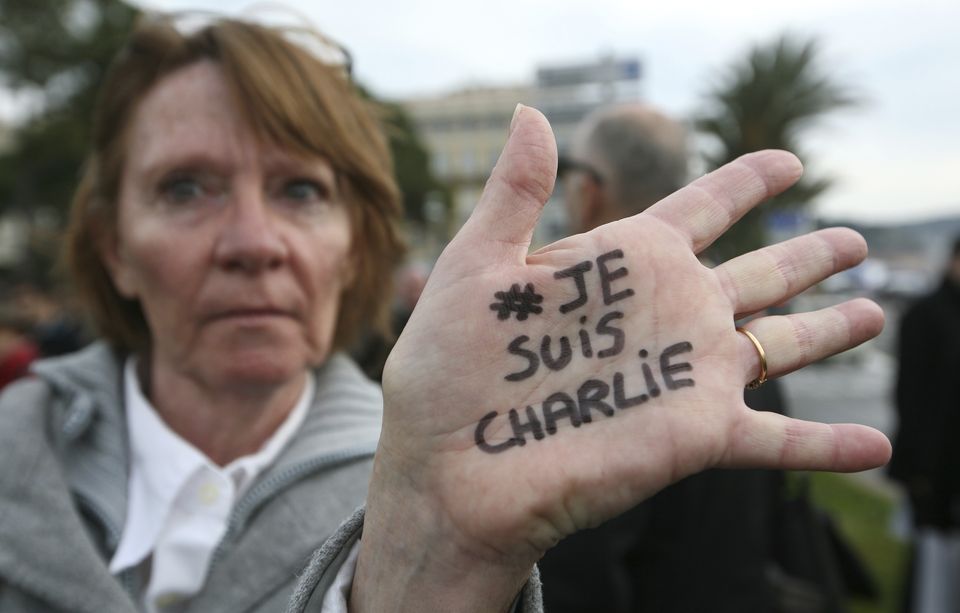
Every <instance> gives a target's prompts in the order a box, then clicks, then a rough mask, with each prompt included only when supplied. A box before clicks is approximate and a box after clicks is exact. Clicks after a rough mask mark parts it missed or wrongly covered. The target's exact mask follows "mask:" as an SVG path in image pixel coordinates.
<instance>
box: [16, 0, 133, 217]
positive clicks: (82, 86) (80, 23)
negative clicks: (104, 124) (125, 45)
mask: <svg viewBox="0 0 960 613" xmlns="http://www.w3.org/2000/svg"><path fill="white" fill-rule="evenodd" d="M0 14H2V15H3V16H4V18H3V21H2V22H0V49H2V53H0V84H2V85H3V86H4V87H5V88H6V89H8V90H13V91H32V92H34V93H36V94H39V96H37V97H38V99H39V100H41V102H40V103H39V104H38V106H37V108H34V109H31V113H30V116H29V117H28V119H27V121H26V122H25V123H24V124H23V125H21V126H18V127H17V129H16V131H15V135H14V146H13V148H12V149H11V150H10V151H8V152H6V153H4V154H3V155H2V157H0V169H2V171H0V211H2V210H4V209H6V210H11V209H12V210H16V211H19V212H21V213H24V214H27V215H28V216H29V217H31V218H32V217H34V216H35V215H36V214H37V213H52V214H53V215H54V216H55V217H56V216H58V215H59V214H61V213H62V211H63V210H65V208H66V206H67V204H68V203H69V200H70V195H71V193H72V191H73V188H74V186H75V185H76V182H77V178H78V176H79V169H80V164H81V163H82V160H83V154H84V151H85V149H86V146H87V142H88V138H89V134H90V127H91V126H90V119H91V116H92V113H93V105H94V102H95V99H96V92H97V90H98V88H99V85H100V82H101V80H102V78H103V75H104V72H105V71H106V67H107V65H108V63H109V61H110V58H111V57H113V55H114V53H115V52H116V50H117V49H118V48H119V47H120V45H121V44H122V42H123V39H124V37H125V36H126V34H127V33H128V32H129V29H130V26H131V24H132V23H133V20H134V18H135V16H136V14H137V10H136V9H135V8H133V7H132V6H130V5H129V4H127V3H126V2H124V1H123V0H41V1H37V0H0ZM51 209H52V210H51Z"/></svg>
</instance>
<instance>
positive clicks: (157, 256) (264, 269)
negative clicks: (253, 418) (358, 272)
mask: <svg viewBox="0 0 960 613" xmlns="http://www.w3.org/2000/svg"><path fill="white" fill-rule="evenodd" d="M231 100H232V99H231V95H230V93H229V91H228V86H227V83H226V81H225V80H224V77H223V75H222V74H221V71H220V69H219V68H218V67H217V65H216V64H215V63H214V62H211V61H204V62H199V63H195V64H191V65H189V66H187V67H185V68H182V69H180V70H178V71H176V72H174V73H171V74H170V75H168V76H166V77H165V78H163V79H162V80H161V81H159V82H158V83H157V84H156V85H155V86H154V87H153V89H152V90H151V91H150V92H149V93H148V94H147V96H146V97H145V98H144V100H143V101H142V102H141V103H140V105H139V107H138V108H137V110H136V113H135V114H134V117H133V120H132V125H131V129H130V133H129V134H128V148H129V150H128V152H127V157H126V159H125V168H124V173H123V178H122V183H121V189H120V202H119V207H118V208H119V213H118V215H119V219H118V232H117V240H116V243H115V244H112V245H108V246H105V247H104V257H105V260H106V262H107V266H108V268H109V269H110V272H111V276H112V277H113V280H114V283H115V285H116V286H117V288H118V290H119V291H120V292H121V293H122V294H123V295H124V296H126V297H128V298H135V299H137V300H139V301H140V303H141V305H142V308H143V311H144V313H145V315H146V318H147V322H148V325H149V327H150V334H151V337H152V354H151V358H152V364H153V365H152V368H153V369H154V370H156V369H157V368H165V369H172V371H173V372H176V373H180V374H184V375H186V376H189V377H191V378H193V379H195V380H197V381H199V382H200V383H202V384H204V385H210V386H214V387H215V386H225V385H238V384H241V383H242V384H254V385H261V384H262V385H275V384H282V383H284V382H288V381H291V380H293V378H295V377H299V376H300V375H301V374H302V373H303V371H304V368H305V367H307V366H309V365H313V364H319V363H321V362H323V361H324V360H325V359H326V358H327V356H328V354H329V352H330V348H331V344H332V342H333V338H334V332H335V325H336V321H337V312H338V309H339V307H340V304H339V301H340V296H341V293H342V291H343V289H344V288H345V286H347V285H348V284H349V283H350V282H351V275H352V265H351V256H350V253H351V245H350V242H351V238H350V237H351V232H350V223H349V218H348V214H347V211H346V209H345V206H346V205H345V204H344V203H343V202H342V201H341V198H340V195H339V193H338V191H337V180H336V176H335V174H334V171H333V169H332V168H331V167H330V165H329V164H328V163H327V162H325V161H324V160H323V159H320V158H312V159H303V158H298V157H295V156H293V155H290V154H289V153H287V152H285V151H283V150H280V149H277V148H275V147H272V146H268V145H264V144H261V143H259V142H257V140H256V139H255V137H254V135H253V134H252V133H251V131H250V129H249V128H248V127H247V126H246V125H245V123H244V121H243V119H242V116H241V114H240V112H239V110H238V109H237V108H235V107H234V105H233V103H232V101H231Z"/></svg>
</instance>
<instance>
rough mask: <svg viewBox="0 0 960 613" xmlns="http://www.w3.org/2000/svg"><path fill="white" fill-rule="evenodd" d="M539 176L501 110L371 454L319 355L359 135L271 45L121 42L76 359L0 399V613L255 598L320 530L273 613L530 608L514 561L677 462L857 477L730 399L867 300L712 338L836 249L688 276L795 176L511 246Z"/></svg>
mask: <svg viewBox="0 0 960 613" xmlns="http://www.w3.org/2000/svg"><path fill="white" fill-rule="evenodd" d="M555 171H556V147H555V143H554V141H553V136H552V133H551V132H550V129H549V126H548V125H547V123H546V121H545V119H544V118H543V116H542V115H540V114H539V113H537V112H536V111H534V110H533V109H529V108H526V107H518V109H517V112H516V114H515V116H514V119H513V122H512V125H511V133H510V137H509V140H508V142H507V145H506V147H505V149H504V153H503V155H502V156H501V159H500V161H499V163H498V165H497V168H496V169H495V170H494V173H493V175H492V176H491V179H490V181H489V183H488V186H487V189H486V190H485V193H484V195H483V197H482V198H481V201H480V202H479V203H478V205H477V207H476V209H475V211H474V214H473V216H472V217H471V218H470V220H469V221H468V222H467V224H466V225H465V226H464V228H463V229H462V230H461V231H460V233H459V234H458V235H457V236H456V238H455V239H454V240H453V241H452V242H451V244H450V245H449V247H448V248H447V249H446V250H445V252H444V254H443V255H442V257H441V258H440V260H439V261H438V263H437V266H436V268H435V269H434V273H433V275H432V276H431V278H430V280H429V282H428V285H427V287H426V288H425V290H424V293H423V296H422V298H421V301H420V303H419V305H418V307H417V309H416V310H415V312H414V314H413V316H412V317H411V319H410V322H409V324H408V326H407V328H406V330H405V331H404V334H403V335H402V337H401V338H400V339H399V341H398V344H397V346H396V348H395V349H394V351H393V352H392V353H391V356H390V358H389V360H388V363H387V366H386V368H385V371H384V388H383V389H384V397H383V408H384V413H383V415H384V421H383V429H382V432H381V433H380V436H379V439H378V438H377V435H378V429H379V409H380V398H379V397H378V395H377V392H376V388H374V387H372V386H371V385H370V384H368V383H367V382H366V381H365V380H363V379H362V377H360V376H358V374H357V372H356V369H355V368H354V367H353V366H352V365H351V364H349V363H348V362H347V361H346V360H345V359H344V358H342V357H339V356H338V355H337V354H336V353H335V351H336V350H337V349H339V348H341V347H343V346H344V344H345V343H346V342H347V341H348V339H349V338H350V337H351V335H352V333H353V332H355V330H356V328H357V327H358V325H359V324H361V323H363V322H364V321H367V320H372V319H374V318H375V316H376V315H378V314H382V307H387V306H388V301H387V300H384V299H383V298H382V295H380V294H379V293H378V292H379V291H381V290H383V288H385V286H386V279H387V276H388V275H389V272H390V271H389V265H390V264H391V263H392V262H393V261H394V260H395V259H396V258H397V256H398V253H399V244H398V240H397V238H396V231H395V226H396V220H397V215H398V210H397V206H396V190H395V188H394V187H393V185H392V183H391V182H390V180H389V178H388V177H389V161H388V156H387V155H386V153H385V148H384V145H383V139H382V136H381V135H380V133H379V131H378V130H377V129H376V122H375V121H374V119H373V116H372V115H371V114H370V111H369V109H368V108H367V107H366V105H365V104H364V103H362V102H360V101H359V99H358V98H357V97H356V96H355V95H354V94H353V93H352V90H351V88H350V86H349V83H348V81H347V79H346V77H345V76H344V74H343V73H342V72H341V71H339V69H338V68H336V67H332V66H328V65H326V64H324V63H323V62H322V61H319V60H317V59H316V58H315V57H313V56H312V55H310V54H309V53H307V52H306V51H304V50H303V49H302V48H300V47H297V46H296V45H293V44H291V43H289V42H288V41H287V40H286V39H285V37H284V36H283V35H282V34H281V33H278V32H276V31H273V30H270V29H267V28H262V27H258V26H253V25H250V24H244V23H239V22H235V21H230V20H222V21H218V22H215V23H214V24H212V25H211V26H209V27H207V28H205V29H203V30H200V31H199V32H197V33H195V34H192V35H187V36H184V35H181V34H180V33H178V32H177V31H176V29H175V28H173V27H171V25H170V23H169V21H168V20H165V19H163V18H159V19H152V20H148V21H146V22H144V23H142V24H141V25H140V26H139V28H138V30H137V32H135V33H134V35H133V37H132V39H131V42H130V44H129V45H128V46H127V48H126V49H125V50H124V51H123V52H122V53H121V55H120V58H119V59H118V63H117V64H116V65H115V66H114V68H113V69H112V71H111V75H110V76H109V77H108V79H107V83H106V85H105V87H104V97H103V99H102V101H101V103H100V105H99V111H98V117H97V129H96V138H95V142H94V149H93V153H92V154H91V157H90V159H89V161H88V165H87V168H86V172H85V174H84V177H83V181H82V183H81V186H80V189H79V192H78V196H77V199H76V202H75V203H74V213H75V215H74V218H73V221H72V232H71V236H70V241H69V245H70V254H71V258H72V262H73V267H74V274H75V275H77V276H78V279H79V284H80V287H81V288H83V289H85V290H86V296H87V302H88V304H89V306H90V307H91V309H92V311H93V313H94V315H95V319H96V321H97V323H98V325H99V327H100V330H101V333H102V335H103V336H104V338H105V340H106V341H107V343H104V344H99V345H95V346H94V347H92V348H91V349H88V350H87V351H85V352H84V353H82V354H80V355H78V356H75V357H71V358H65V359H64V360H63V361H60V362H48V363H46V364H44V365H41V366H40V367H38V375H39V377H40V381H38V382H34V383H31V384H27V385H19V386H14V388H13V389H12V390H11V391H10V392H9V393H8V394H7V395H5V396H4V398H3V403H2V404H3V414H4V420H5V422H8V423H5V424H4V427H3V428H2V429H0V437H2V439H3V443H4V448H5V449H7V450H8V451H7V452H5V453H6V455H7V456H8V457H7V458H5V460H8V461H5V462H4V463H2V464H3V467H2V468H0V471H2V472H0V483H2V484H3V490H4V491H3V492H0V496H2V499H0V500H2V503H3V507H2V508H3V509H4V510H3V511H2V514H0V577H2V583H0V610H3V611H7V610H12V611H17V610H31V611H43V610H54V611H56V610H83V611H102V610H110V611H114V610H133V609H134V608H136V607H140V608H144V609H147V610H178V611H180V610H182V611H274V610H280V609H282V608H283V607H284V605H285V602H286V600H287V599H288V598H289V597H290V595H291V593H292V592H293V584H294V581H295V577H296V573H297V572H298V570H299V569H300V568H301V566H302V564H303V562H305V560H306V558H307V557H308V555H309V552H310V551H311V550H313V549H317V548H318V547H319V546H320V545H321V544H322V543H324V542H325V541H326V544H325V545H324V546H323V547H321V548H320V549H319V550H318V552H317V554H316V555H315V556H314V558H313V560H312V561H311V564H310V565H309V566H308V568H307V570H306V572H305V573H304V575H303V579H302V581H301V584H300V586H299V587H298V588H297V590H296V591H295V593H294V595H293V600H292V603H291V609H292V610H320V609H321V608H323V607H326V609H325V610H336V609H335V607H337V606H339V607H341V608H342V607H344V606H345V603H344V601H343V598H344V597H345V596H347V595H349V607H350V610H351V611H394V610H397V611H399V610H417V611H423V610H438V611H439V610H443V611H459V610H462V611H503V610H508V609H509V608H510V607H511V606H515V603H516V602H517V597H518V594H521V592H522V594H523V597H524V600H523V603H522V606H523V608H524V610H534V609H536V607H537V602H536V601H537V588H536V585H535V582H534V585H531V586H530V587H529V589H526V590H523V589H522V588H523V585H524V583H525V582H527V581H528V579H529V578H530V577H531V572H532V569H533V566H534V564H535V562H536V561H537V559H539V557H540V556H541V555H542V553H543V552H544V551H545V550H546V549H547V548H549V547H550V546H551V545H553V544H554V543H556V542H557V540H559V539H560V538H562V537H563V536H565V535H567V534H570V533H572V532H573V531H575V530H578V529H580V528H583V527H586V526H590V525H595V524H596V523H599V522H601V521H603V520H605V519H607V518H609V517H612V516H613V515H615V514H617V513H619V512H621V511H623V510H625V509H627V508H629V507H630V506H632V505H633V504H636V503H637V502H639V501H640V500H642V499H643V498H645V497H647V496H649V495H650V494H651V493H653V492H655V491H656V490H658V489H660V488H662V487H663V486H665V485H666V484H668V483H670V482H672V481H674V480H676V479H678V478H680V477H682V476H684V475H687V474H690V473H693V472H696V471H698V470H702V469H703V468H706V467H708V466H714V465H724V466H778V467H785V468H822V469H832V470H859V469H863V468H866V467H869V466H874V465H877V464H879V463H882V462H883V461H885V460H886V457H887V455H888V454H889V444H888V443H887V441H886V439H885V438H883V436H882V435H880V434H879V433H877V432H876V431H873V430H870V429H867V428H862V427H859V426H825V425H821V424H805V423H802V422H796V421H792V420H788V419H786V418H782V417H780V416H776V415H771V414H761V413H753V412H751V411H749V409H747V408H746V407H745V406H744V405H743V399H742V389H743V386H744V384H746V383H747V382H749V381H751V380H757V381H759V382H761V383H762V380H763V379H764V378H765V377H766V376H767V375H770V376H773V375H778V374H782V373H785V372H788V371H790V370H793V369H795V368H798V367H801V366H803V365H805V364H807V363H809V362H811V361H813V360H816V359H819V358H821V357H823V356H826V355H830V354H832V353H835V352H837V351H840V350H843V349H845V348H847V347H850V346H853V345H855V344H857V343H859V342H862V341H863V340H866V339H867V338H870V337H871V336H873V335H875V334H876V333H877V332H878V331H879V329H880V326H881V325H882V314H881V313H880V311H879V309H877V308H876V306H875V305H873V304H872V303H869V302H866V301H854V302H852V303H848V304H846V305H841V306H839V307H836V308H833V309H827V310H825V311H822V312H818V313H809V314H801V315H795V316H790V317H787V318H784V317H781V318H776V317H765V318H761V319H757V320H755V321H753V322H751V323H750V324H749V327H750V331H751V332H752V333H753V335H754V337H753V338H758V339H759V341H754V340H751V338H748V336H747V335H746V334H739V333H738V332H737V330H736V329H735V327H734V324H733V322H734V318H735V316H742V315H746V314H749V313H752V312H755V311H758V310H760V309H762V308H764V307H765V306H767V305H769V304H772V303H777V302H781V301H783V300H785V299H787V298H789V297H790V296H792V295H793V294H795V293H796V292H798V291H801V290H802V289H803V288H805V287H807V286H809V285H810V284H812V283H815V282H816V281H818V280H819V279H822V278H824V277H825V276H828V275H830V274H832V273H834V272H836V271H838V270H840V269H842V268H845V267H847V266H851V265H854V264H855V263H857V262H858V261H860V260H861V259H862V258H863V257H864V255H865V246H864V244H863V242H862V239H861V238H860V237H859V236H857V235H856V234H854V233H852V232H849V231H843V230H834V231H827V232H821V233H817V234H814V235H810V236H807V237H803V238H800V239H796V240H795V241H792V242H789V243H785V244H783V245H779V246H776V247H773V248H768V249H766V250H762V251H760V252H757V253H754V254H750V255H748V256H744V257H743V258H739V259H737V260H733V261H731V262H729V263H727V264H724V265H721V266H719V267H717V268H716V269H713V270H710V269H706V268H704V267H703V266H702V265H700V264H699V262H698V261H697V259H696V257H695V255H694V253H695V252H696V251H699V250H701V249H702V248H704V247H706V246H707V245H708V244H709V243H710V242H711V241H712V240H713V239H714V238H715V237H716V236H718V235H719V234H720V233H722V232H723V231H724V230H725V229H726V228H727V227H728V226H729V225H730V224H732V223H733V222H734V221H735V220H736V219H737V218H739V216H741V215H742V214H743V213H745V212H746V211H747V210H748V209H749V208H750V207H752V206H754V205H756V204H758V203H759V202H760V201H761V200H763V199H765V198H766V197H769V196H771V195H773V194H775V193H777V192H779V191H782V190H783V189H786V188H787V187H788V186H789V185H790V184H792V183H793V182H794V181H795V180H796V179H797V177H798V176H799V172H800V166H799V163H798V162H797V161H796V159H795V158H793V157H792V156H790V155H789V154H786V153H783V152H766V153H761V154H755V155H753V156H747V157H746V158H743V159H742V160H740V161H738V162H736V163H734V164H732V165H730V166H728V167H725V168H723V169H721V170H719V171H717V172H716V173H713V174H711V175H708V176H707V177H704V178H703V179H701V180H699V181H698V182H696V183H695V184H694V185H693V186H691V187H688V188H686V189H685V190H681V191H680V192H678V193H676V194H674V195H673V196H671V197H670V198H668V199H666V200H664V201H662V202H661V203H659V204H657V205H655V206H654V207H652V208H651V209H649V211H648V212H646V213H644V214H642V215H638V216H636V217H634V218H630V219H627V220H623V221H621V222H617V223H615V224H609V225H607V226H604V227H601V228H598V229H597V230H594V231H592V232H591V233H589V234H584V235H579V236H575V237H571V238H569V239H565V240H563V241H561V242H559V243H556V244H554V245H551V246H549V247H546V248H544V249H542V250H540V251H538V252H536V253H534V254H531V255H528V253H527V251H528V246H529V243H530V236H531V233H532V230H533V226H534V224H535V222H536V220H537V217H538V216H539V212H540V208H541V207H542V205H543V203H544V202H545V201H546V198H547V196H548V195H549V193H550V190H551V189H552V185H553V180H554V177H555ZM760 342H762V343H763V344H762V347H763V348H764V349H765V350H766V353H765V357H764V354H763V353H761V351H762V350H761V345H760V344H759V343H760ZM755 343H756V344H755ZM8 424H9V425H8ZM374 445H376V446H377V450H376V456H375V461H374V462H373V468H372V473H371V472H370V464H369V461H370V458H371V454H372V451H373V447H374ZM371 475H372V476H371ZM368 478H369V491H368V492H367V491H366V484H367V479H368ZM365 496H366V512H365V515H364V514H363V513H358V514H356V515H354V516H353V517H352V518H351V519H350V520H349V521H347V522H346V523H345V524H344V526H343V527H341V529H340V530H338V531H336V533H335V534H333V536H331V534H332V533H334V527H335V526H336V524H337V523H338V522H339V521H341V520H342V519H344V518H346V517H347V515H349V509H351V508H352V507H354V506H357V505H359V504H361V503H363V501H364V497H365ZM41 510H42V512H41ZM361 525H362V528H363V538H362V539H360V540H359V544H356V543H357V539H358V536H359V529H360V526H361ZM328 537H330V538H329V540H327V538H328ZM354 565H355V566H354ZM340 594H343V596H342V597H341V596H339V595H340ZM338 598H340V601H339V602H338V601H337V599H338ZM331 607H333V608H331Z"/></svg>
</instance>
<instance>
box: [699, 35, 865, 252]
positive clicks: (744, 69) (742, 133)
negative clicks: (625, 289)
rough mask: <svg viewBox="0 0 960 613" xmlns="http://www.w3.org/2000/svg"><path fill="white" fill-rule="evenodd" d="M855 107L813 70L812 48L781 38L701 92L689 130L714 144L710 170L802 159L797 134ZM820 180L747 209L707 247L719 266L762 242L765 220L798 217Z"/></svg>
mask: <svg viewBox="0 0 960 613" xmlns="http://www.w3.org/2000/svg"><path fill="white" fill-rule="evenodd" d="M858 102H859V100H858V98H856V97H855V96H854V95H853V94H852V93H850V91H849V90H848V89H847V87H846V86H844V85H842V84H840V83H838V82H837V81H835V80H834V79H833V78H832V77H831V76H830V75H829V74H827V73H826V72H825V71H824V69H823V68H822V67H821V64H820V61H819V43H818V42H817V40H815V39H811V40H806V41H801V40H797V39H795V38H792V37H790V36H787V35H783V36H781V37H779V38H778V39H777V40H775V41H773V42H772V43H770V44H766V45H758V46H755V47H754V48H752V49H751V50H750V51H749V52H748V53H747V54H746V56H745V57H743V58H741V59H739V60H737V61H736V62H734V63H733V64H732V65H731V66H730V67H729V68H728V69H727V71H726V72H725V73H724V74H723V77H722V78H721V79H720V81H719V82H718V84H717V85H715V86H714V87H713V89H712V90H711V91H710V92H709V93H708V96H707V101H706V104H705V107H706V110H705V111H704V112H702V113H701V114H700V115H699V116H698V117H697V118H696V119H695V125H696V127H697V129H698V130H699V131H701V132H703V133H705V134H707V135H709V136H711V137H713V138H714V140H715V141H718V143H717V144H718V145H719V146H718V147H717V149H716V153H714V154H712V155H711V154H708V155H707V156H706V161H707V164H708V166H710V168H716V167H719V166H721V165H723V164H725V163H727V162H729V161H731V160H733V159H735V158H737V157H738V156H740V155H743V154H744V153H749V152H751V151H757V150H759V149H769V148H776V149H787V150H789V151H792V152H794V153H796V154H797V155H799V156H800V158H801V159H805V157H806V156H805V155H804V154H803V152H802V149H801V147H800V143H799V138H800V134H801V133H802V132H803V131H804V130H805V129H807V128H809V127H810V126H811V125H812V124H814V123H816V121H817V120H819V119H820V118H821V117H822V116H823V115H824V114H826V113H828V112H830V111H833V110H836V109H839V108H842V107H848V106H851V105H854V104H857V103H858ZM831 184H832V181H831V179H830V178H828V177H819V178H810V177H809V176H808V175H805V176H804V178H803V179H802V180H801V181H800V182H799V183H798V184H797V185H795V186H794V187H793V188H791V189H790V190H788V191H787V192H786V193H784V194H782V195H781V196H778V197H777V198H776V199H774V201H772V202H770V203H769V204H766V205H764V206H763V207H762V208H761V209H755V210H754V211H753V212H751V213H750V214H748V215H747V217H745V218H744V220H743V221H742V222H741V223H739V224H737V225H736V226H734V228H733V229H732V230H731V231H730V232H728V233H727V234H726V235H725V236H724V237H723V239H721V241H718V243H717V244H716V245H715V246H714V255H715V256H716V257H717V258H718V259H726V258H729V257H731V256H733V255H737V254H739V253H743V252H745V251H749V250H751V249H756V248H757V247H759V246H761V245H762V244H763V243H764V242H765V236H764V228H765V226H766V216H767V215H768V214H769V213H770V212H772V211H775V210H781V211H782V210H785V209H787V210H799V209H802V208H803V207H805V206H806V205H808V204H809V203H810V202H811V201H813V199H814V198H816V197H817V196H818V195H820V194H821V193H823V192H824V191H825V190H826V189H827V188H829V187H830V185H831Z"/></svg>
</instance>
